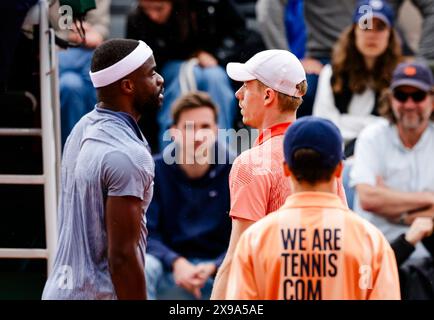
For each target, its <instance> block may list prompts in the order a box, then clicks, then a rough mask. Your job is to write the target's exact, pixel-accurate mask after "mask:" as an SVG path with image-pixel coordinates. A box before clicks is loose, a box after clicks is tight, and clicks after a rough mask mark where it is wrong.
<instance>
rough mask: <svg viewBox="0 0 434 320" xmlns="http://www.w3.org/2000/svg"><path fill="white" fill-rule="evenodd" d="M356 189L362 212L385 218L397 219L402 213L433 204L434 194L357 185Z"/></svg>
mask: <svg viewBox="0 0 434 320" xmlns="http://www.w3.org/2000/svg"><path fill="white" fill-rule="evenodd" d="M356 189H357V193H358V196H359V200H360V205H361V206H362V208H363V210H366V211H371V212H374V213H376V214H379V215H381V216H384V217H386V218H392V219H393V218H397V217H399V216H400V215H401V214H402V213H403V212H408V211H412V210H417V209H420V208H423V207H427V206H431V205H433V204H434V193H431V192H402V191H396V190H392V189H390V188H387V187H383V186H372V185H369V184H358V185H357V186H356Z"/></svg>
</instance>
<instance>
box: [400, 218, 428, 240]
mask: <svg viewBox="0 0 434 320" xmlns="http://www.w3.org/2000/svg"><path fill="white" fill-rule="evenodd" d="M432 232H433V220H432V218H427V217H419V218H416V219H415V220H414V222H413V223H412V224H411V226H410V229H408V231H407V232H406V233H405V240H407V242H409V243H411V244H412V245H413V246H415V245H416V244H417V243H418V242H419V241H421V240H422V239H423V238H425V237H428V236H430V235H431V234H432Z"/></svg>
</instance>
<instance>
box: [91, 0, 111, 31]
mask: <svg viewBox="0 0 434 320" xmlns="http://www.w3.org/2000/svg"><path fill="white" fill-rule="evenodd" d="M110 2H111V0H96V9H94V10H90V11H89V12H88V13H87V15H86V21H87V22H88V23H89V24H90V25H92V27H93V29H94V30H95V32H97V33H98V34H100V35H101V37H102V38H103V39H106V38H107V37H108V35H109V25H110Z"/></svg>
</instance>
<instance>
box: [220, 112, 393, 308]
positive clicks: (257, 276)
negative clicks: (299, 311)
mask: <svg viewBox="0 0 434 320" xmlns="http://www.w3.org/2000/svg"><path fill="white" fill-rule="evenodd" d="M283 153H284V156H285V162H284V165H283V170H284V172H285V176H287V177H290V179H291V182H292V185H293V194H292V195H291V196H289V197H288V198H287V200H286V201H285V204H284V205H283V206H282V207H281V208H280V209H279V210H277V211H275V212H273V213H271V214H268V215H267V216H266V217H265V218H263V219H261V220H260V221H258V222H257V223H255V224H254V225H253V226H251V227H249V228H248V229H247V230H246V231H245V232H244V233H243V235H242V236H241V238H240V240H239V242H238V244H237V248H236V251H235V255H234V259H233V262H232V266H231V271H230V276H229V285H228V290H227V294H226V298H227V299H248V300H250V299H260V300H265V299H266V300H270V299H282V300H323V299H325V300H330V299H339V300H342V299H352V300H377V299H391V300H392V299H400V292H399V278H398V272H397V266H396V261H395V257H394V254H393V251H392V249H391V247H390V245H389V244H388V242H387V240H386V239H385V237H384V236H383V235H382V233H381V232H380V231H379V230H378V229H377V228H375V227H374V226H373V225H371V224H370V223H368V222H366V221H365V220H363V219H362V218H360V217H358V216H357V215H355V214H353V212H351V211H350V210H349V209H348V208H347V207H346V206H345V205H344V204H343V203H342V201H340V199H339V197H338V196H336V195H335V194H334V191H335V186H336V180H337V179H338V178H339V177H340V175H341V174H342V168H343V163H342V158H343V152H342V137H341V135H340V133H339V129H338V128H337V127H336V126H335V125H334V124H333V123H332V122H330V121H329V120H326V119H321V118H317V117H304V118H302V119H299V120H297V121H295V122H294V124H293V125H291V126H290V127H289V128H288V130H287V131H286V133H285V138H284V142H283Z"/></svg>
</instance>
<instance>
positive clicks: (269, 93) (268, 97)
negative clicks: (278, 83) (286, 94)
mask: <svg viewBox="0 0 434 320" xmlns="http://www.w3.org/2000/svg"><path fill="white" fill-rule="evenodd" d="M274 99H277V92H276V91H274V90H273V89H271V88H266V89H265V90H264V105H266V106H267V105H270V104H271V103H272V102H273V101H274Z"/></svg>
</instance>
